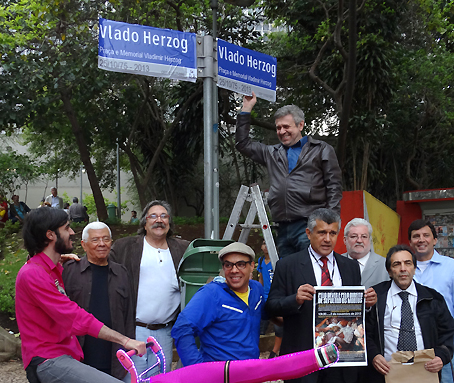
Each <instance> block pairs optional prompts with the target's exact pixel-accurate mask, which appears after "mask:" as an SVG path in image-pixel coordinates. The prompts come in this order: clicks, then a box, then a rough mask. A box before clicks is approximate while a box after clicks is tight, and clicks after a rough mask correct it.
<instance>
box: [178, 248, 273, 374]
mask: <svg viewBox="0 0 454 383" xmlns="http://www.w3.org/2000/svg"><path fill="white" fill-rule="evenodd" d="M254 259H255V253H254V251H253V250H252V249H251V248H250V247H249V246H247V245H245V244H244V243H240V242H235V243H231V244H230V245H228V246H226V247H224V248H223V249H222V250H221V251H220V252H219V260H220V261H221V262H222V268H223V270H224V273H225V282H218V281H217V279H218V278H216V279H215V280H214V281H213V282H210V283H208V284H206V285H205V286H203V287H202V288H200V290H198V291H197V293H196V294H195V295H194V297H193V298H192V299H191V300H190V301H189V303H188V305H187V306H186V307H185V308H184V310H183V311H182V312H181V313H180V315H179V316H178V319H177V321H176V323H175V325H174V326H173V329H172V337H173V338H174V340H175V345H176V347H177V351H178V355H179V356H180V358H181V361H182V362H183V365H184V366H188V365H191V364H196V363H202V362H212V361H224V360H244V359H256V358H258V357H259V355H260V351H259V338H260V319H261V317H262V312H263V308H264V305H265V301H264V293H263V287H262V285H261V284H260V283H259V282H257V281H254V280H250V279H249V275H250V273H251V272H252V270H253V269H254V266H253V262H254ZM195 337H199V339H200V351H199V350H198V349H197V345H196V341H195Z"/></svg>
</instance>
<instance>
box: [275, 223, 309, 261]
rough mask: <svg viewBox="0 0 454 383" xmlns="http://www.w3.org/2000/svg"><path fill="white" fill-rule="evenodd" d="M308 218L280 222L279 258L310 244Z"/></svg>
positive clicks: (278, 235) (278, 231) (305, 247)
mask: <svg viewBox="0 0 454 383" xmlns="http://www.w3.org/2000/svg"><path fill="white" fill-rule="evenodd" d="M306 228H307V219H306V218H303V219H299V220H297V221H292V222H279V227H278V228H277V238H276V245H277V250H278V252H279V258H284V257H285V256H287V255H290V254H293V253H297V252H298V251H301V250H304V249H307V248H308V247H309V245H310V241H309V238H308V237H307V234H306Z"/></svg>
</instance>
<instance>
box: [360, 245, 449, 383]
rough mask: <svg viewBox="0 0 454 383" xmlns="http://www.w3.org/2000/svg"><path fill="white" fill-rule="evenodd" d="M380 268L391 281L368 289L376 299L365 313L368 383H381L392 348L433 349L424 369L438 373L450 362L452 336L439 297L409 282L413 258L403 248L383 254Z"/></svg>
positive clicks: (437, 294)
mask: <svg viewBox="0 0 454 383" xmlns="http://www.w3.org/2000/svg"><path fill="white" fill-rule="evenodd" d="M386 269H387V270H388V273H389V276H390V277H391V279H392V281H387V282H382V283H380V284H378V285H375V286H374V288H375V290H376V291H377V299H378V301H377V304H376V305H375V306H374V307H373V308H372V310H371V311H370V312H368V313H367V314H366V337H367V351H368V352H367V357H368V359H369V366H368V369H369V374H368V381H369V382H377V383H384V382H385V375H387V374H388V373H389V371H390V369H391V368H392V366H391V365H390V364H389V361H390V360H391V355H392V354H393V353H394V352H396V351H398V350H401V351H416V350H423V349H427V348H433V349H434V351H435V358H434V359H432V360H431V361H429V362H427V363H426V364H425V365H424V367H425V368H426V370H427V371H429V372H432V373H440V371H441V369H442V367H443V365H445V364H447V363H449V361H450V360H451V358H452V353H453V335H454V319H453V318H452V316H451V314H450V312H449V310H448V306H447V305H446V302H445V300H444V298H443V296H442V295H441V294H439V293H438V292H437V291H435V290H433V289H431V288H429V287H426V286H423V285H420V284H419V283H416V282H415V281H414V280H413V277H414V275H415V270H416V257H415V255H414V254H413V251H412V250H411V248H410V247H408V246H406V245H397V246H394V247H392V248H391V249H390V250H389V251H388V254H387V256H386ZM405 306H407V308H405ZM410 310H411V311H410ZM402 318H404V320H403V321H402V320H401V319H402ZM408 320H410V322H408ZM404 326H406V327H408V328H409V329H410V330H408V329H406V330H404ZM401 329H402V331H401ZM407 334H410V335H409V336H410V338H408V339H407Z"/></svg>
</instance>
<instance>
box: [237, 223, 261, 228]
mask: <svg viewBox="0 0 454 383" xmlns="http://www.w3.org/2000/svg"><path fill="white" fill-rule="evenodd" d="M238 226H240V227H241V228H242V229H261V228H262V225H260V224H258V223H257V224H252V225H247V224H245V223H240V224H238Z"/></svg>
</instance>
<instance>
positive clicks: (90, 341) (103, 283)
mask: <svg viewBox="0 0 454 383" xmlns="http://www.w3.org/2000/svg"><path fill="white" fill-rule="evenodd" d="M81 245H82V247H83V249H84V250H85V252H86V256H85V257H83V258H82V259H81V260H80V261H76V260H71V261H69V262H67V263H66V264H65V265H64V267H65V269H64V271H63V281H64V283H65V286H66V293H67V294H68V297H69V298H70V299H71V300H72V301H74V302H76V303H77V304H78V305H79V306H80V307H82V308H83V309H85V310H87V311H88V312H89V313H91V314H93V315H94V316H95V318H97V319H98V320H100V321H101V322H103V323H104V324H106V325H107V326H108V327H111V328H112V329H114V330H115V331H118V332H119V333H121V334H123V335H126V336H127V337H129V338H134V337H135V333H134V330H135V327H134V318H133V310H132V300H131V285H130V282H129V277H128V272H127V271H126V268H125V267H124V266H123V265H120V264H118V263H115V262H113V261H112V260H110V259H109V253H110V247H111V245H112V235H111V231H110V229H109V227H108V226H107V225H106V224H105V223H103V222H92V223H89V224H88V225H87V226H85V228H84V230H83V232H82V241H81ZM79 342H80V345H81V347H82V350H83V352H84V363H85V364H88V365H89V366H92V367H94V368H96V369H98V370H100V371H103V372H105V373H106V374H109V375H112V376H114V377H116V378H117V379H122V378H123V377H124V376H125V375H126V370H125V369H124V368H123V367H122V366H121V364H120V362H119V361H118V359H117V357H116V355H115V353H116V352H117V350H118V349H119V348H120V346H121V345H119V344H112V343H110V342H106V341H105V340H102V339H96V338H93V337H91V336H89V335H87V336H81V337H79Z"/></svg>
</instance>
